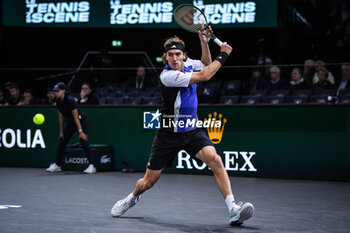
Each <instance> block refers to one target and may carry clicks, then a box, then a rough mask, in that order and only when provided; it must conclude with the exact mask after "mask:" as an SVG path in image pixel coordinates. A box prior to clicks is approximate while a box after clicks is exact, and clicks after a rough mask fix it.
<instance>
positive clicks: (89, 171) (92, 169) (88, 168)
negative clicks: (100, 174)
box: [84, 164, 96, 174]
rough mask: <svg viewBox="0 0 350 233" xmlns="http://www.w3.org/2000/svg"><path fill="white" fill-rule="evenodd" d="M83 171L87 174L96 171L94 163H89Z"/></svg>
mask: <svg viewBox="0 0 350 233" xmlns="http://www.w3.org/2000/svg"><path fill="white" fill-rule="evenodd" d="M84 173H87V174H94V173H96V168H95V167H94V165H92V164H90V165H89V166H88V167H87V168H86V169H85V170H84Z"/></svg>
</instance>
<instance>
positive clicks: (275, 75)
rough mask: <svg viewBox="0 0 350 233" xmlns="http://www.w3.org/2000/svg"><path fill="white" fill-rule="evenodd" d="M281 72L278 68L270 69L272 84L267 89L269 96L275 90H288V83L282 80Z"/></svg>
mask: <svg viewBox="0 0 350 233" xmlns="http://www.w3.org/2000/svg"><path fill="white" fill-rule="evenodd" d="M280 75H281V70H280V68H279V67H278V66H272V67H271V68H270V82H269V84H268V87H267V94H270V93H271V92H272V91H274V90H284V89H287V88H288V87H287V82H286V81H285V80H284V79H282V78H281V76H280Z"/></svg>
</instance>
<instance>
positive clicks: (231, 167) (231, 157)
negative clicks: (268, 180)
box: [176, 150, 258, 172]
mask: <svg viewBox="0 0 350 233" xmlns="http://www.w3.org/2000/svg"><path fill="white" fill-rule="evenodd" d="M223 153H224V155H225V156H224V166H225V169H226V170H227V171H248V172H257V171H258V170H257V169H256V168H255V167H254V165H253V163H252V162H251V159H252V157H253V156H254V155H255V154H256V153H255V152H245V151H224V152H223ZM247 154H249V156H248V155H247ZM239 156H241V157H242V158H243V160H244V161H245V163H244V164H243V165H242V164H240V163H239ZM192 164H193V166H192ZM240 166H241V167H240ZM247 166H248V167H249V168H248V170H247V168H246V167H247ZM193 167H194V168H196V169H197V170H203V169H204V168H206V167H207V165H206V164H205V163H203V164H202V166H199V165H198V163H197V161H196V160H194V159H192V158H191V156H190V155H189V154H188V153H187V152H186V151H184V150H181V151H180V152H179V153H178V154H177V166H176V168H177V169H193ZM208 169H210V168H208Z"/></svg>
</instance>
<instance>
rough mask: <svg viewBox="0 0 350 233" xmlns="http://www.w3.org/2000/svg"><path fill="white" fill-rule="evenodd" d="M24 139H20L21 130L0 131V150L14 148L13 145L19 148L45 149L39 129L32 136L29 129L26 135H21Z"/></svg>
mask: <svg viewBox="0 0 350 233" xmlns="http://www.w3.org/2000/svg"><path fill="white" fill-rule="evenodd" d="M23 135H25V136H26V138H24V139H23V138H22V130H20V129H16V130H13V129H10V128H8V129H4V130H1V129H0V148H1V147H2V146H3V147H5V148H14V147H15V145H17V147H19V148H35V147H37V146H38V145H39V146H40V147H41V148H46V145H45V141H44V137H43V135H42V133H41V130H40V129H37V130H36V131H35V133H34V136H33V141H32V137H31V136H32V133H31V130H30V129H27V130H26V133H23Z"/></svg>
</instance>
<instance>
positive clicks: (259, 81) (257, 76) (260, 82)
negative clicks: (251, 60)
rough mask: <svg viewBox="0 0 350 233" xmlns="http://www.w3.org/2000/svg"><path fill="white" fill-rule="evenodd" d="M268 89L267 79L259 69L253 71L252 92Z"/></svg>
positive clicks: (250, 87) (250, 88)
mask: <svg viewBox="0 0 350 233" xmlns="http://www.w3.org/2000/svg"><path fill="white" fill-rule="evenodd" d="M266 87H267V82H266V80H265V77H264V76H263V75H262V74H261V71H260V70H259V69H253V70H252V78H251V80H250V84H249V90H250V91H256V90H264V89H266Z"/></svg>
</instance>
